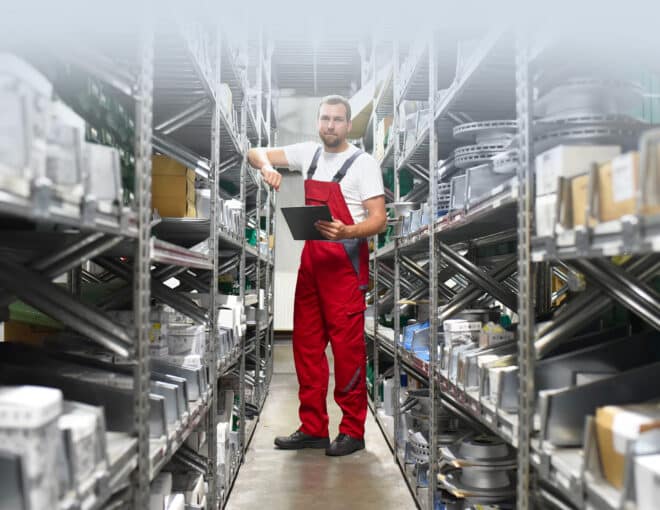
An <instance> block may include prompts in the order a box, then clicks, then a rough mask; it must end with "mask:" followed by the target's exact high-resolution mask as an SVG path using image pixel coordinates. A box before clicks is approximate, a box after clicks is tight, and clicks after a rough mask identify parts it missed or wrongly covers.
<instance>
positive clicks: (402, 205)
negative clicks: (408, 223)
mask: <svg viewBox="0 0 660 510" xmlns="http://www.w3.org/2000/svg"><path fill="white" fill-rule="evenodd" d="M419 205H420V204H419V202H392V203H391V204H387V207H389V208H394V215H395V216H396V217H397V218H398V217H401V216H406V215H407V214H408V213H409V212H410V211H416V210H417V209H419Z"/></svg>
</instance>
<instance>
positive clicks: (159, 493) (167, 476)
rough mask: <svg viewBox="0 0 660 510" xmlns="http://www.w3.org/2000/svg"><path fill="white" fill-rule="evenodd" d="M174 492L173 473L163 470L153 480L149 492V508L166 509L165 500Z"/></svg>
mask: <svg viewBox="0 0 660 510" xmlns="http://www.w3.org/2000/svg"><path fill="white" fill-rule="evenodd" d="M171 493H172V473H168V472H167V471H162V472H161V473H160V474H159V475H158V476H157V477H156V478H155V479H154V481H153V482H151V489H150V493H149V510H165V509H166V508H167V507H166V506H165V501H166V499H167V497H168V496H169V495H170V494H171Z"/></svg>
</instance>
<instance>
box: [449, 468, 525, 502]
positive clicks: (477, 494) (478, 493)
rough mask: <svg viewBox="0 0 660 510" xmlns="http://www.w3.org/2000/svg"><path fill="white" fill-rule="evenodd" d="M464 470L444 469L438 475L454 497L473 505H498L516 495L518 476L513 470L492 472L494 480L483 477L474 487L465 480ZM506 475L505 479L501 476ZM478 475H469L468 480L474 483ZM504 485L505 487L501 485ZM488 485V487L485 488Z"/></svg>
mask: <svg viewBox="0 0 660 510" xmlns="http://www.w3.org/2000/svg"><path fill="white" fill-rule="evenodd" d="M462 471H463V470H462V469H459V468H452V469H443V470H442V471H441V472H440V473H439V474H438V482H440V484H442V486H443V487H444V488H445V489H446V490H447V491H449V492H450V493H452V494H453V495H454V496H457V497H459V498H464V499H466V500H468V501H470V502H473V503H483V504H489V503H498V502H503V501H507V500H509V499H511V498H512V497H514V496H515V494H516V475H515V471H513V470H506V471H492V472H491V473H489V475H490V474H492V476H493V478H490V477H487V476H483V478H481V479H480V480H478V483H479V484H480V485H481V486H474V485H472V484H468V483H466V481H464V480H463V472H462ZM500 474H501V475H504V479H505V480H504V479H502V477H501V476H500ZM475 478H477V475H476V474H475V473H473V474H472V475H468V479H470V481H472V482H474V481H475ZM502 483H504V485H500V484H502ZM485 485H488V487H485Z"/></svg>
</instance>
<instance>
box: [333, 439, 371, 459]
mask: <svg viewBox="0 0 660 510" xmlns="http://www.w3.org/2000/svg"><path fill="white" fill-rule="evenodd" d="M363 449H364V439H355V438H354V437H351V436H348V435H346V434H339V435H338V436H337V439H335V440H334V441H333V442H332V444H331V445H330V446H329V447H328V449H327V450H326V451H325V454H326V455H329V456H330V457H341V456H343V455H350V454H351V453H353V452H357V451H358V450H363Z"/></svg>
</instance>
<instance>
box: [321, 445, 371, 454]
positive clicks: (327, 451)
mask: <svg viewBox="0 0 660 510" xmlns="http://www.w3.org/2000/svg"><path fill="white" fill-rule="evenodd" d="M360 450H364V444H363V445H362V446H360V447H358V448H355V449H354V450H351V451H350V452H341V453H333V452H331V451H329V450H326V451H325V454H326V455H327V456H328V457H344V456H346V455H350V454H352V453H355V452H359V451H360Z"/></svg>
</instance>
